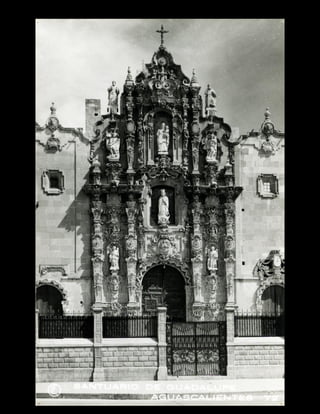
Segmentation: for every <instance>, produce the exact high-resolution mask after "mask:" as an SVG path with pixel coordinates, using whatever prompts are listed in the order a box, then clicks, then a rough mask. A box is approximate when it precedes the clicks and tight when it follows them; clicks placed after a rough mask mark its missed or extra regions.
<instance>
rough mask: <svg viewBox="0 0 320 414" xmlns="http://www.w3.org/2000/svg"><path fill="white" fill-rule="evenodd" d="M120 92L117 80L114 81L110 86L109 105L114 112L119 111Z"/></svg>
mask: <svg viewBox="0 0 320 414" xmlns="http://www.w3.org/2000/svg"><path fill="white" fill-rule="evenodd" d="M119 92H120V91H119V89H118V88H117V87H116V82H115V81H112V84H111V86H110V87H109V88H108V106H109V109H110V112H111V113H112V114H116V113H118V95H119Z"/></svg>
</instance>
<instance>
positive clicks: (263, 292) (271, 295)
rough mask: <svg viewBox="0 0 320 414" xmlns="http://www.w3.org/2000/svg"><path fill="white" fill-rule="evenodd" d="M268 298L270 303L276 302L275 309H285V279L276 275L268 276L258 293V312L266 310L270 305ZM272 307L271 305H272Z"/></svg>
mask: <svg viewBox="0 0 320 414" xmlns="http://www.w3.org/2000/svg"><path fill="white" fill-rule="evenodd" d="M270 287H278V288H281V289H271V290H269V291H268V289H269V288H270ZM266 300H268V301H269V302H270V303H271V302H272V301H274V302H275V304H274V310H276V309H278V310H280V309H281V311H282V312H283V310H284V281H283V280H281V279H278V278H275V277H268V278H267V279H265V280H264V281H263V282H262V283H261V284H260V286H259V288H258V290H257V293H256V309H257V311H258V312H264V311H266V310H267V307H269V305H266ZM270 309H271V305H270Z"/></svg>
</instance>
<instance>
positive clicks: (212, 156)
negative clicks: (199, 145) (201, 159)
mask: <svg viewBox="0 0 320 414" xmlns="http://www.w3.org/2000/svg"><path fill="white" fill-rule="evenodd" d="M203 144H204V149H205V150H206V151H207V156H206V161H207V162H208V163H210V162H214V161H216V160H217V148H218V141H217V136H216V134H215V133H214V132H213V131H211V132H209V133H208V134H207V136H206V137H205V138H204V140H203Z"/></svg>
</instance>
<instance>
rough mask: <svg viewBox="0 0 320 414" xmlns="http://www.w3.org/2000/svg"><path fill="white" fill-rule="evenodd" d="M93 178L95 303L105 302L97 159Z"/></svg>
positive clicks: (99, 173) (94, 162)
mask: <svg viewBox="0 0 320 414" xmlns="http://www.w3.org/2000/svg"><path fill="white" fill-rule="evenodd" d="M91 176H92V180H93V186H92V191H91V214H92V217H93V226H92V236H91V248H92V258H91V260H92V269H93V288H94V303H102V302H104V298H103V271H102V265H103V261H104V254H103V235H102V225H101V215H102V212H103V211H102V206H101V201H100V193H101V169H100V162H99V161H98V159H97V158H95V159H94V160H93V162H92V167H91Z"/></svg>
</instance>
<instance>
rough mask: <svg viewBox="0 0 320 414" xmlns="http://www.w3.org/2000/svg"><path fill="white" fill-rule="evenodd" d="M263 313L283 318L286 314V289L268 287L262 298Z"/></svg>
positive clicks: (276, 286) (274, 286) (275, 286)
mask: <svg viewBox="0 0 320 414" xmlns="http://www.w3.org/2000/svg"><path fill="white" fill-rule="evenodd" d="M261 301H262V312H263V313H270V314H273V315H276V316H281V315H282V314H283V312H284V288H283V287H282V286H279V285H273V286H269V287H267V288H266V289H265V290H264V292H263V293H262V296H261Z"/></svg>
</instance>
